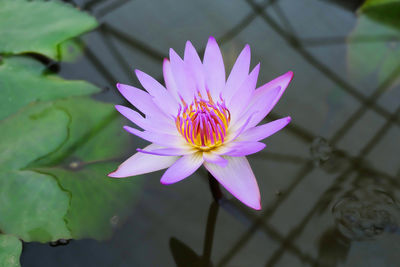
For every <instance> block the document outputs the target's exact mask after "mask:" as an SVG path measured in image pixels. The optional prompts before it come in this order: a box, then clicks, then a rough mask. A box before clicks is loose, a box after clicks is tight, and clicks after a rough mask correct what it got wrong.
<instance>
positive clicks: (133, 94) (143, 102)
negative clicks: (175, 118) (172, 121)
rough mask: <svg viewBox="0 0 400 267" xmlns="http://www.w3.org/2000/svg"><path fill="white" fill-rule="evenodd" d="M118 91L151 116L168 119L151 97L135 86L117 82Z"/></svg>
mask: <svg viewBox="0 0 400 267" xmlns="http://www.w3.org/2000/svg"><path fill="white" fill-rule="evenodd" d="M117 88H118V90H119V92H120V93H121V94H122V95H123V96H124V97H125V98H126V99H127V100H128V101H129V102H130V103H131V104H132V105H134V106H135V107H136V108H137V109H138V110H140V111H141V112H143V113H144V114H146V115H149V116H151V117H159V118H163V119H168V117H167V115H166V114H165V113H164V112H163V111H162V110H161V109H160V108H159V107H157V105H156V104H155V103H154V102H153V99H152V97H151V96H150V95H149V94H148V93H146V92H145V91H143V90H140V89H138V88H136V87H133V86H130V85H126V84H121V83H117Z"/></svg>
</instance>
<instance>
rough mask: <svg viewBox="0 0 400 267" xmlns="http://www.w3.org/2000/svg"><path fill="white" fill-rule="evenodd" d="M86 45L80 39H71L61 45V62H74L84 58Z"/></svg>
mask: <svg viewBox="0 0 400 267" xmlns="http://www.w3.org/2000/svg"><path fill="white" fill-rule="evenodd" d="M83 50H84V44H83V42H81V41H80V40H79V39H70V40H67V41H65V42H63V43H61V44H60V59H59V60H60V61H66V62H74V61H76V60H77V59H78V58H79V57H80V56H82V54H83Z"/></svg>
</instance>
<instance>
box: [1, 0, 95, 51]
mask: <svg viewBox="0 0 400 267" xmlns="http://www.w3.org/2000/svg"><path fill="white" fill-rule="evenodd" d="M96 26H97V22H96V20H95V19H94V18H93V17H91V16H89V15H88V14H86V13H84V12H81V11H79V10H77V9H76V8H74V7H72V6H71V5H69V4H65V3H62V2H60V1H27V0H0V36H1V38H0V53H5V54H19V53H27V52H35V53H40V54H43V55H46V56H48V57H50V58H53V59H57V55H58V51H57V49H58V45H59V44H60V43H62V42H64V41H66V40H68V39H70V38H72V37H75V36H78V35H80V34H82V33H84V32H86V31H89V30H91V29H93V28H95V27H96Z"/></svg>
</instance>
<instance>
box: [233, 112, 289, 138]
mask: <svg viewBox="0 0 400 267" xmlns="http://www.w3.org/2000/svg"><path fill="white" fill-rule="evenodd" d="M290 121H291V118H290V117H285V118H282V119H278V120H274V121H272V122H269V123H266V124H263V125H259V126H256V127H253V128H250V129H248V130H246V131H245V132H243V133H242V134H241V135H240V136H239V138H238V139H239V140H241V141H260V140H263V139H265V138H267V137H268V136H271V135H273V134H274V133H276V132H277V131H279V130H281V129H282V128H283V127H285V126H286V125H287V124H288V123H289V122H290Z"/></svg>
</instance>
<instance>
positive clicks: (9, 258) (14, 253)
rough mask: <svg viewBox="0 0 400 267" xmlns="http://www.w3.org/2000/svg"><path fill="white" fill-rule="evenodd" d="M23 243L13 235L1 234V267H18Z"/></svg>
mask: <svg viewBox="0 0 400 267" xmlns="http://www.w3.org/2000/svg"><path fill="white" fill-rule="evenodd" d="M21 252H22V243H21V241H20V240H18V238H16V237H15V236H11V235H3V234H0V267H18V266H21V265H20V263H19V256H20V255H21Z"/></svg>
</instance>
